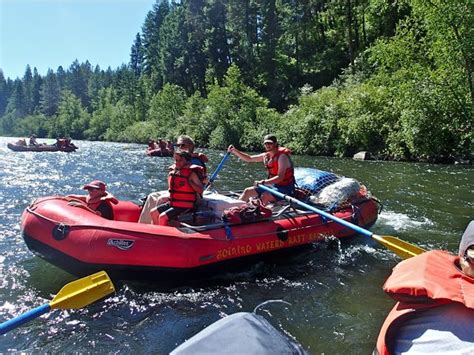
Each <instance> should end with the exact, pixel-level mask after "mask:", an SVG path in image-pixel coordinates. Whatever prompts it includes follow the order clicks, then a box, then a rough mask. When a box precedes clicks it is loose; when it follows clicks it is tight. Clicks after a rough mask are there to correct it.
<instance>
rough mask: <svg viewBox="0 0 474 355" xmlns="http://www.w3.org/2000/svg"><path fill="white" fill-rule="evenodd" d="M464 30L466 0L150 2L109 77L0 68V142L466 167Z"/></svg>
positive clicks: (86, 71) (84, 67) (469, 15)
mask: <svg viewBox="0 0 474 355" xmlns="http://www.w3.org/2000/svg"><path fill="white" fill-rule="evenodd" d="M473 24H474V21H473V5H472V4H471V3H470V2H469V1H465V0H450V1H445V0H399V1H391V0H278V1H277V0H226V1H224V0H182V1H171V2H169V1H167V0H157V1H156V2H155V3H154V4H153V7H152V9H151V10H150V11H149V13H148V14H147V16H146V18H145V19H144V23H143V26H142V31H141V32H140V33H137V35H136V37H135V40H134V43H132V44H131V51H130V62H129V63H127V64H123V65H122V66H121V67H119V68H116V69H111V68H110V67H109V68H108V69H106V70H103V69H101V68H100V67H99V66H96V67H94V68H93V67H92V66H91V64H90V63H89V62H87V61H86V62H85V63H79V62H78V61H77V60H76V61H75V62H74V63H72V64H71V66H70V67H69V68H67V69H64V68H62V67H59V68H57V70H56V71H54V70H52V69H50V70H48V72H47V74H46V75H45V76H41V75H39V74H38V72H37V70H36V68H34V69H33V70H32V69H31V67H30V66H29V65H28V66H27V67H26V70H25V74H24V76H23V77H22V78H17V79H15V80H12V79H10V78H5V76H4V74H3V72H2V71H1V70H0V134H3V135H14V136H24V135H29V134H31V133H33V132H34V133H36V134H38V135H39V136H42V137H57V136H71V137H72V138H74V139H89V140H113V141H124V142H145V141H147V140H148V139H149V138H157V137H162V138H171V139H172V138H174V137H176V136H177V135H179V134H183V133H187V134H189V135H191V136H193V137H194V138H195V139H196V140H197V141H198V143H199V144H200V145H201V146H206V147H210V148H219V149H222V148H225V147H226V146H227V145H228V144H234V145H236V146H237V147H240V148H243V149H246V150H259V149H261V137H262V134H264V133H268V132H273V133H276V134H277V135H278V136H279V137H280V140H281V141H282V142H283V143H284V144H285V145H286V146H288V147H289V148H291V149H292V150H293V151H294V152H295V153H301V154H312V155H329V156H332V155H334V156H350V155H352V154H354V153H355V152H357V151H359V150H369V151H371V152H372V153H373V154H375V155H376V156H378V157H380V158H386V159H397V160H420V159H426V160H429V161H452V160H453V159H456V158H463V159H470V158H471V157H472V151H473V149H472V148H473V129H472V128H473V127H472V123H473V111H474V88H473V76H472V74H473V73H472V72H473V55H474V54H473V53H474V48H473V47H474V46H473V41H474V33H473V32H474V26H473Z"/></svg>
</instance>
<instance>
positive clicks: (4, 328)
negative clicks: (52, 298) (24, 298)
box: [0, 303, 51, 335]
mask: <svg viewBox="0 0 474 355" xmlns="http://www.w3.org/2000/svg"><path fill="white" fill-rule="evenodd" d="M50 310H51V306H50V305H49V303H46V304H44V305H42V306H39V307H36V308H33V309H32V310H30V311H28V312H26V313H23V314H22V315H19V316H18V317H16V318H13V319H10V320H7V321H6V322H3V323H2V324H0V335H2V334H5V333H7V332H9V331H10V330H12V329H15V328H17V327H19V326H20V325H22V324H25V323H27V322H29V321H30V320H32V319H35V318H38V317H39V316H41V315H43V314H45V313H48V312H49V311H50Z"/></svg>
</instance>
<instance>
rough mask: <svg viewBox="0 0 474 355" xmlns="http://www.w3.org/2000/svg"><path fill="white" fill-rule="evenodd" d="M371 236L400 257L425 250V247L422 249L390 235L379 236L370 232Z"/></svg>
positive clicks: (409, 256)
mask: <svg viewBox="0 0 474 355" xmlns="http://www.w3.org/2000/svg"><path fill="white" fill-rule="evenodd" d="M372 238H374V239H375V240H376V241H378V242H379V243H380V244H382V245H384V246H386V247H387V248H388V249H390V250H391V251H393V252H394V253H395V254H397V255H398V256H399V257H401V258H402V259H408V258H411V257H413V256H416V255H419V254H421V253H424V252H425V251H426V250H425V249H422V248H420V247H418V246H416V245H413V244H410V243H408V242H405V241H403V240H401V239H398V238H395V237H391V236H389V235H384V236H381V235H377V234H372Z"/></svg>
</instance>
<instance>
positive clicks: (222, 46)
mask: <svg viewBox="0 0 474 355" xmlns="http://www.w3.org/2000/svg"><path fill="white" fill-rule="evenodd" d="M226 16H227V14H226V9H225V6H224V4H223V3H222V0H215V1H211V2H210V4H209V8H208V10H207V18H208V21H209V29H208V35H207V41H206V42H207V48H206V51H207V56H208V58H209V65H210V67H211V68H212V71H213V75H214V76H215V77H216V78H217V82H218V83H219V85H222V84H223V80H224V76H225V73H226V72H227V68H228V67H229V65H230V54H229V45H228V38H227V32H226V20H227V19H226Z"/></svg>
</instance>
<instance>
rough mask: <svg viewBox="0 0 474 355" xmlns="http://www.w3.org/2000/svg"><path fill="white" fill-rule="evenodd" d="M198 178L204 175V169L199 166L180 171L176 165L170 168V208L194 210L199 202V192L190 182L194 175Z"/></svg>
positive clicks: (190, 166)
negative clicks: (197, 201)
mask: <svg viewBox="0 0 474 355" xmlns="http://www.w3.org/2000/svg"><path fill="white" fill-rule="evenodd" d="M193 172H194V173H196V174H197V176H198V177H199V176H201V175H202V174H203V168H202V167H201V166H198V165H187V166H185V167H183V168H181V169H179V170H177V169H176V166H175V165H172V166H171V167H170V173H169V174H168V186H169V191H170V206H171V207H181V208H194V207H195V204H196V200H197V192H196V191H194V189H193V187H192V186H191V184H190V182H189V177H190V176H191V174H192V173H193Z"/></svg>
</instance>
